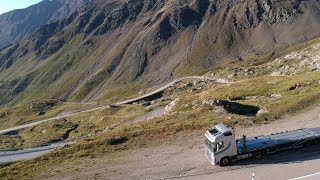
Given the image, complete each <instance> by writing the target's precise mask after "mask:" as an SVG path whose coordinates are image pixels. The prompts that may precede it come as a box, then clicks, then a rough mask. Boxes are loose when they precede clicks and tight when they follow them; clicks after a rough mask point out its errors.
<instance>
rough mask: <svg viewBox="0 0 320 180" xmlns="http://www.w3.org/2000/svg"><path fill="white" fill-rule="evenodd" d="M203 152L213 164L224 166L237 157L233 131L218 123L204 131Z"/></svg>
mask: <svg viewBox="0 0 320 180" xmlns="http://www.w3.org/2000/svg"><path fill="white" fill-rule="evenodd" d="M205 154H206V157H207V159H208V160H209V161H210V162H211V164H213V165H220V166H226V165H228V164H229V163H230V162H231V161H232V160H234V159H237V146H236V140H235V135H234V131H233V129H231V128H228V127H226V126H225V125H224V124H222V123H221V124H218V125H216V126H215V127H213V128H211V129H208V130H207V131H206V133H205Z"/></svg>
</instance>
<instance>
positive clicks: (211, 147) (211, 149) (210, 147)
mask: <svg viewBox="0 0 320 180" xmlns="http://www.w3.org/2000/svg"><path fill="white" fill-rule="evenodd" d="M205 144H206V147H207V148H208V149H209V150H210V151H212V152H215V151H216V150H215V149H214V148H215V147H214V146H213V144H212V143H211V142H210V141H209V140H208V139H207V138H206V139H205Z"/></svg>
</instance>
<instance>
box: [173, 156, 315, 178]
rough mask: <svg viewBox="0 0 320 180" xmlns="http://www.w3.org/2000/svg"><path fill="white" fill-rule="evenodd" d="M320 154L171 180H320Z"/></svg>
mask: <svg viewBox="0 0 320 180" xmlns="http://www.w3.org/2000/svg"><path fill="white" fill-rule="evenodd" d="M319 167H320V153H318V154H317V155H314V154H312V155H310V156H307V157H301V158H297V159H296V161H295V162H286V163H279V164H265V165H258V166H253V167H247V168H239V169H235V170H227V171H222V172H215V173H208V174H201V175H194V176H187V177H180V178H170V179H184V180H194V179H201V180H212V179H214V180H220V179H221V180H226V179H237V180H250V179H252V175H253V174H254V179H255V180H277V179H280V180H282V179H290V180H298V179H301V180H319V179H320V173H319V171H320V168H319Z"/></svg>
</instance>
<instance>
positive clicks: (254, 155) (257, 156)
mask: <svg viewBox="0 0 320 180" xmlns="http://www.w3.org/2000/svg"><path fill="white" fill-rule="evenodd" d="M261 156H262V154H261V152H260V151H256V152H254V153H253V157H254V158H256V159H259V158H261Z"/></svg>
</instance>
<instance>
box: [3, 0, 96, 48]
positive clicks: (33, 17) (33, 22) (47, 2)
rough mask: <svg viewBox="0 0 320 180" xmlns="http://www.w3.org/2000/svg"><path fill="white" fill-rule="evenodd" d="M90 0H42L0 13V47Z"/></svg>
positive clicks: (69, 13) (63, 16)
mask: <svg viewBox="0 0 320 180" xmlns="http://www.w3.org/2000/svg"><path fill="white" fill-rule="evenodd" d="M88 2H90V0H78V1H75V0H43V1H41V2H40V3H38V4H35V5H32V6H30V7H27V8H25V9H18V10H13V11H10V12H7V13H3V14H1V15H0V26H1V29H0V49H1V48H4V47H6V46H8V45H10V44H12V43H15V42H19V41H20V40H23V39H24V38H26V37H27V36H28V35H30V33H32V32H34V31H35V30H36V29H37V28H39V27H40V26H42V25H45V24H47V23H50V22H52V21H55V20H59V19H63V18H66V17H68V16H69V15H71V14H72V13H73V12H74V11H76V10H77V9H78V8H80V7H81V6H82V5H84V4H85V3H88Z"/></svg>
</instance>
